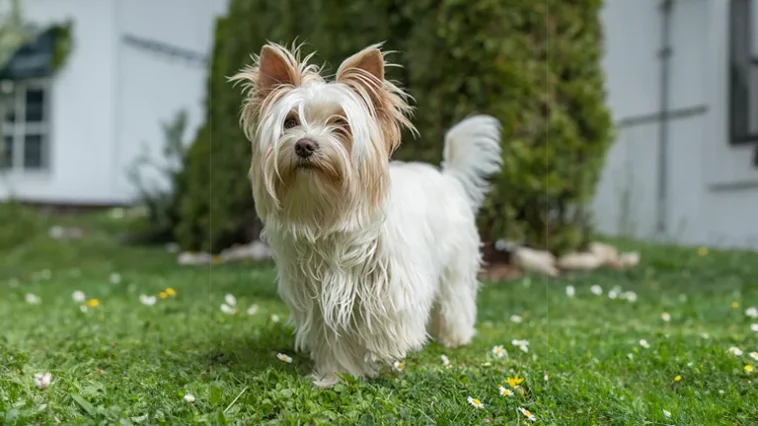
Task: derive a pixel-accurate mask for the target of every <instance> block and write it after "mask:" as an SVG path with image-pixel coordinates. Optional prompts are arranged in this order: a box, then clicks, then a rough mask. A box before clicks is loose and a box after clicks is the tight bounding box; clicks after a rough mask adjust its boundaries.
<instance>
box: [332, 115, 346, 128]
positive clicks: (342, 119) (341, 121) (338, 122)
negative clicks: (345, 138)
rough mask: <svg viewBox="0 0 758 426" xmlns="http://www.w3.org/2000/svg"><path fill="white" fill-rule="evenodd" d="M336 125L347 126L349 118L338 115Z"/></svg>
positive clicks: (335, 120)
mask: <svg viewBox="0 0 758 426" xmlns="http://www.w3.org/2000/svg"><path fill="white" fill-rule="evenodd" d="M334 125H335V126H337V127H347V120H345V119H344V118H342V117H337V118H335V119H334Z"/></svg>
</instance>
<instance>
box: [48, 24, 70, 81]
mask: <svg viewBox="0 0 758 426" xmlns="http://www.w3.org/2000/svg"><path fill="white" fill-rule="evenodd" d="M72 25H73V24H72V23H71V21H68V22H65V23H63V24H57V25H53V26H52V27H50V29H49V30H48V31H51V32H53V33H54V34H55V52H54V53H53V69H54V70H59V69H61V68H62V67H63V66H64V65H65V64H66V60H68V57H69V55H70V54H71V50H72V48H73V41H72V40H71V27H72Z"/></svg>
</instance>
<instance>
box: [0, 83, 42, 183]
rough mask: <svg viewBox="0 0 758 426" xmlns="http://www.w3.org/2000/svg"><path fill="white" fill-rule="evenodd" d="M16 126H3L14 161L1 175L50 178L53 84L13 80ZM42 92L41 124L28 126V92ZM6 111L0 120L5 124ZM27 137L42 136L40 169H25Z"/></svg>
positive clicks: (3, 132) (2, 112)
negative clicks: (32, 90) (11, 146)
mask: <svg viewBox="0 0 758 426" xmlns="http://www.w3.org/2000/svg"><path fill="white" fill-rule="evenodd" d="M12 84H13V91H14V93H13V98H14V99H13V111H14V115H15V116H14V120H13V123H9V122H5V121H4V122H3V125H2V137H3V141H4V140H5V137H6V136H11V144H12V145H13V148H12V158H11V161H10V167H6V168H0V173H23V174H47V173H49V172H50V171H51V168H52V158H51V152H52V149H51V143H52V132H51V130H52V123H51V119H52V117H51V110H52V108H51V107H50V106H51V96H52V90H51V89H52V81H51V80H50V79H48V78H31V79H24V80H13V81H12ZM30 88H31V89H40V90H42V92H43V99H42V111H43V112H42V121H40V122H36V123H27V122H26V112H27V109H26V91H27V90H28V89H30ZM6 113H7V111H0V119H2V120H5V116H6ZM28 135H41V137H42V142H41V147H40V157H41V158H40V162H41V167H39V168H27V167H26V166H25V164H24V163H25V158H24V156H25V148H26V146H25V145H26V137H27V136H28Z"/></svg>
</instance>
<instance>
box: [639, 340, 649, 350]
mask: <svg viewBox="0 0 758 426" xmlns="http://www.w3.org/2000/svg"><path fill="white" fill-rule="evenodd" d="M640 346H642V347H643V348H645V349H649V348H650V343H648V342H647V340H645V339H640Z"/></svg>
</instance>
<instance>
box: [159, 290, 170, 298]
mask: <svg viewBox="0 0 758 426" xmlns="http://www.w3.org/2000/svg"><path fill="white" fill-rule="evenodd" d="M158 297H160V298H161V299H165V298H167V297H168V293H166V292H165V291H162V292H160V293H158Z"/></svg>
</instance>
